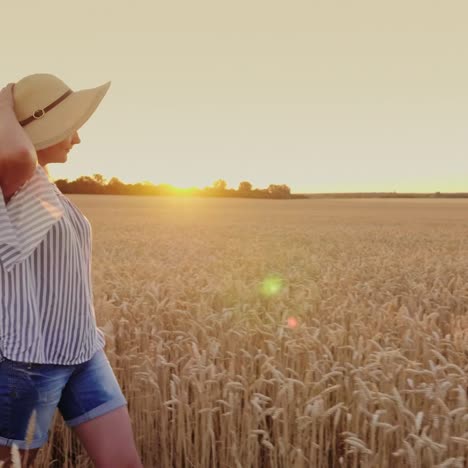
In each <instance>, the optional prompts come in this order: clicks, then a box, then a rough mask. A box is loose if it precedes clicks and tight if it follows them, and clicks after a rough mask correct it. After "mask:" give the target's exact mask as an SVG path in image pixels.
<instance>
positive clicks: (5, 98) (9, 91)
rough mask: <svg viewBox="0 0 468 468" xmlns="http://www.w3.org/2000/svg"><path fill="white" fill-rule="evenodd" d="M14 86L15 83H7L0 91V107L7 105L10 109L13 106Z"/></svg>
mask: <svg viewBox="0 0 468 468" xmlns="http://www.w3.org/2000/svg"><path fill="white" fill-rule="evenodd" d="M14 87H15V83H8V84H7V85H6V86H5V87H4V88H2V90H1V91H0V107H7V108H10V109H14V107H15V100H14V98H13V89H14Z"/></svg>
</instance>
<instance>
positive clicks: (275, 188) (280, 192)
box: [267, 184, 291, 198]
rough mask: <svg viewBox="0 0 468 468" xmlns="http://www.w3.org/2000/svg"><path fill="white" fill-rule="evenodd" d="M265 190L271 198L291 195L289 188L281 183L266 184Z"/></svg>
mask: <svg viewBox="0 0 468 468" xmlns="http://www.w3.org/2000/svg"><path fill="white" fill-rule="evenodd" d="M267 191H268V193H269V194H270V195H271V197H272V198H290V196H291V189H290V188H289V187H288V186H287V185H285V184H283V185H275V184H270V185H269V186H268V189H267Z"/></svg>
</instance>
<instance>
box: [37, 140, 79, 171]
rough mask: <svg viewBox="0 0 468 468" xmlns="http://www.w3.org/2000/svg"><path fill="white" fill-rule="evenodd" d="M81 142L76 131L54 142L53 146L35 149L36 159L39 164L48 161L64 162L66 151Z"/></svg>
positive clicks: (66, 155)
mask: <svg viewBox="0 0 468 468" xmlns="http://www.w3.org/2000/svg"><path fill="white" fill-rule="evenodd" d="M80 142H81V140H80V136H79V135H78V131H76V132H75V133H74V134H73V135H71V136H69V137H68V138H66V139H65V140H63V141H61V142H59V143H56V144H55V145H53V146H49V147H48V148H44V149H42V150H38V151H37V159H38V161H39V164H40V165H41V166H45V165H46V164H49V163H64V162H66V161H67V159H68V152H69V151H70V150H71V149H72V148H73V146H74V145H77V144H79V143H80Z"/></svg>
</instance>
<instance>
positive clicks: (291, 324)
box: [288, 317, 297, 328]
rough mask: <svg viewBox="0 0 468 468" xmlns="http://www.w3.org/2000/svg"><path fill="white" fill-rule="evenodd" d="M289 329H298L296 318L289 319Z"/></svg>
mask: <svg viewBox="0 0 468 468" xmlns="http://www.w3.org/2000/svg"><path fill="white" fill-rule="evenodd" d="M288 327H289V328H296V327H297V319H296V317H288Z"/></svg>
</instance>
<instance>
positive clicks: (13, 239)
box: [0, 164, 64, 272]
mask: <svg viewBox="0 0 468 468" xmlns="http://www.w3.org/2000/svg"><path fill="white" fill-rule="evenodd" d="M0 192H1V188H0ZM63 213H64V210H63V207H62V204H61V202H60V200H59V199H58V196H57V194H56V192H55V190H54V184H53V183H51V182H50V181H49V179H48V178H47V175H46V173H45V172H44V169H43V168H42V167H41V166H40V165H39V164H38V165H37V167H36V171H35V173H34V175H33V176H32V177H31V178H30V179H29V180H28V181H27V182H26V183H25V184H24V185H23V186H22V187H21V188H20V190H19V191H18V192H16V193H15V195H13V197H12V198H11V199H10V202H9V203H8V205H6V204H5V200H4V197H3V193H1V196H0V261H1V263H2V265H3V268H4V269H5V270H6V271H8V272H10V271H11V270H12V269H13V268H14V267H15V265H16V264H18V263H20V262H22V261H24V260H25V259H26V258H28V257H29V255H31V253H32V252H33V251H34V250H35V249H36V247H37V246H38V245H39V244H40V243H41V242H42V240H43V239H44V238H45V236H46V235H47V232H48V231H49V229H50V228H51V227H52V225H53V224H54V223H56V222H57V221H58V220H59V219H60V218H61V217H62V216H63Z"/></svg>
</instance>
